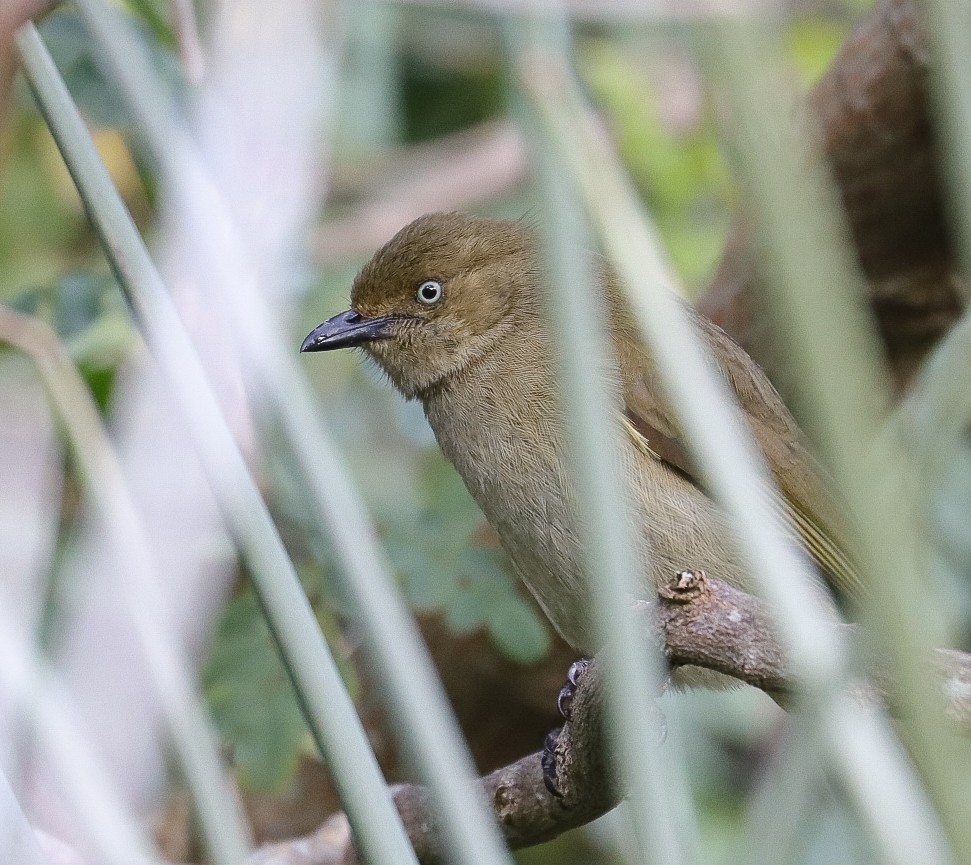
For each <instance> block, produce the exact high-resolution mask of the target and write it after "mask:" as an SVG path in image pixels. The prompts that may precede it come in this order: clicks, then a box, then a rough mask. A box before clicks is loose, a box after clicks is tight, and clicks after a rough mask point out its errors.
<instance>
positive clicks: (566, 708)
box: [540, 658, 590, 799]
mask: <svg viewBox="0 0 971 865" xmlns="http://www.w3.org/2000/svg"><path fill="white" fill-rule="evenodd" d="M589 663H590V662H589V661H588V660H587V659H586V658H581V659H580V660H579V661H574V662H573V663H572V664H570V669H569V670H568V671H567V674H566V682H565V683H564V685H563V687H562V688H560V693H559V695H558V696H557V698H556V708H557V709H558V710H559V712H560V715H562V716H563V719H564V720H565V721H569V720H570V716H571V714H572V710H573V695H574V694H576V690H577V687H579V685H580V679H581V678H583V674H584V673H585V672H586V669H587V665H588V664H589ZM562 730H563V728H562V727H557V728H556V729H555V730H550V732H549V733H548V734H547V736H546V741H545V742H544V743H543V756H542V757H541V758H540V763H541V764H542V766H543V784H544V786H545V787H546V789H547V790H549V791H550V793H551V794H552V795H553V796H556V798H557V799H562V798H563V794H562V793H561V792H560V790H559V788H558V787H557V786H556V743H557V741H558V740H559V738H560V732H561V731H562Z"/></svg>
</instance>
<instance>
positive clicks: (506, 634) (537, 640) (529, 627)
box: [489, 592, 551, 664]
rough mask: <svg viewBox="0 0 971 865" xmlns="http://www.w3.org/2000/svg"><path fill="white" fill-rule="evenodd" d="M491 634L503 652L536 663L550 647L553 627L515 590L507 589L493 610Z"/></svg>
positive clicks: (490, 624) (520, 659)
mask: <svg viewBox="0 0 971 865" xmlns="http://www.w3.org/2000/svg"><path fill="white" fill-rule="evenodd" d="M489 636H490V637H492V639H493V641H494V642H495V644H496V646H497V647H498V648H499V649H500V650H501V651H502V652H503V654H505V655H506V656H508V657H509V658H511V659H512V660H513V661H517V662H519V663H520V664H535V663H536V662H538V661H541V660H542V659H543V658H544V657H546V653H547V652H549V650H550V643H551V640H550V631H549V627H548V626H547V625H546V623H545V622H544V621H543V620H542V619H541V618H540V617H539V615H538V614H537V613H536V611H535V610H534V609H533V608H532V607H531V606H529V604H527V603H526V602H525V601H524V600H523V599H522V598H520V597H519V596H518V595H516V594H514V593H512V592H507V593H504V594H503V595H502V596H501V598H500V599H498V600H497V603H496V604H495V606H494V607H493V609H492V610H491V615H490V616H489Z"/></svg>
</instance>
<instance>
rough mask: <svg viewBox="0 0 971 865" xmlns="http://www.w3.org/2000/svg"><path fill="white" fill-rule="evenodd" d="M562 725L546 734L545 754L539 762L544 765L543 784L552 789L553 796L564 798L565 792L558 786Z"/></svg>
mask: <svg viewBox="0 0 971 865" xmlns="http://www.w3.org/2000/svg"><path fill="white" fill-rule="evenodd" d="M562 731H563V728H562V727H555V728H554V729H552V730H550V731H549V733H547V734H546V741H545V742H543V756H542V757H540V759H539V762H540V765H541V766H542V767H543V786H544V787H546V789H547V790H549V791H550V795H551V796H556V798H557V799H562V798H563V794H562V793H561V792H560V788H559V787H557V786H556V780H557V779H556V743H557V740H558V739H559V738H560V733H561V732H562Z"/></svg>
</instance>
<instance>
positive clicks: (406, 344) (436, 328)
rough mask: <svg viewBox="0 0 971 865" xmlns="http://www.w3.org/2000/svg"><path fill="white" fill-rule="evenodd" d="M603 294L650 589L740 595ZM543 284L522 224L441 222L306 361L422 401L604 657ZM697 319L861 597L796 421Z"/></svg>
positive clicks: (402, 246)
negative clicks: (713, 588) (360, 375)
mask: <svg viewBox="0 0 971 865" xmlns="http://www.w3.org/2000/svg"><path fill="white" fill-rule="evenodd" d="M600 286H601V289H602V290H603V293H604V300H605V302H606V307H607V310H608V313H609V323H610V335H611V338H612V343H613V350H614V351H613V354H614V358H615V362H616V366H615V368H614V369H613V370H612V371H610V372H611V374H610V375H609V376H607V379H606V380H605V386H607V387H611V386H612V387H616V388H618V389H619V395H620V396H621V397H622V402H623V408H624V413H623V416H622V417H620V416H618V419H617V420H618V423H619V424H621V425H622V426H623V429H624V430H625V435H624V448H623V455H622V456H623V469H624V473H623V474H624V477H625V478H626V480H627V482H628V483H629V484H630V486H631V497H632V501H633V502H634V508H635V513H634V515H633V518H634V523H635V526H636V537H637V542H638V546H639V554H640V557H641V562H642V572H643V578H644V583H645V593H647V592H653V591H654V589H655V588H656V587H657V586H659V585H660V584H662V583H664V582H666V581H667V580H669V579H670V578H671V577H672V576H673V575H674V574H675V573H676V572H678V571H680V570H684V569H687V568H692V569H697V568H701V569H705V570H706V571H708V573H710V574H712V575H713V576H717V577H719V578H720V579H723V580H726V581H727V582H730V583H733V584H735V585H737V586H741V587H744V586H745V584H746V573H745V566H744V563H743V560H742V557H741V555H740V554H739V551H738V549H737V546H736V543H735V542H734V540H733V538H732V534H731V532H730V531H729V529H728V527H727V521H726V519H725V516H724V514H723V513H722V512H721V511H720V510H719V508H718V507H717V506H716V505H715V504H714V503H713V502H712V501H711V500H710V499H709V498H708V497H707V496H706V495H705V493H704V492H703V491H702V489H701V488H700V487H699V485H698V483H697V482H696V481H695V479H694V477H693V469H692V465H691V462H690V460H689V459H688V457H687V455H686V451H685V448H684V446H683V444H682V435H681V432H680V430H679V429H678V424H677V422H676V420H675V414H674V412H673V411H672V410H671V407H670V405H669V404H668V402H667V400H666V399H665V397H664V395H663V393H662V389H661V385H660V382H659V378H658V374H657V371H656V369H655V366H654V364H653V363H652V361H651V357H650V355H649V354H648V353H647V352H646V351H645V349H644V347H643V346H642V344H641V342H640V339H639V337H638V333H637V329H636V326H635V323H634V321H633V318H632V316H631V314H630V312H629V310H628V308H627V306H626V303H625V302H624V300H623V298H622V294H621V291H620V288H619V286H618V285H617V283H616V278H615V277H614V275H613V274H612V273H611V271H610V269H609V268H608V267H607V266H606V265H605V266H603V268H602V270H601V278H600ZM543 290H544V287H543V273H542V269H541V262H540V255H539V250H538V245H537V240H536V238H535V237H534V235H533V233H532V232H531V231H530V229H529V228H528V227H527V226H526V225H524V224H522V223H520V222H508V221H499V220H491V219H483V218H480V217H476V216H470V215H466V214H462V213H435V214H430V215H427V216H423V217H421V218H420V219H417V220H416V221H415V222H413V223H411V224H410V225H408V226H406V227H405V228H403V229H402V230H401V231H399V232H398V234H397V235H395V237H394V238H392V239H391V240H390V241H389V242H388V243H387V244H386V245H385V246H383V247H382V248H381V249H379V250H378V251H377V253H375V255H374V257H373V258H372V259H371V261H370V262H368V264H366V265H365V266H364V268H363V269H362V270H361V272H360V273H359V274H358V276H357V278H356V279H355V281H354V287H353V292H352V296H351V308H350V309H349V310H348V311H346V312H342V313H341V314H340V315H336V316H334V317H333V318H331V319H329V320H328V321H325V322H324V323H323V324H321V325H320V326H319V327H317V328H315V329H314V331H313V332H312V333H311V334H310V335H309V336H308V337H307V339H306V340H305V341H304V343H303V346H302V349H301V350H302V351H328V350H330V349H336V348H345V347H349V346H357V347H360V348H363V349H364V351H366V352H367V353H368V354H369V355H370V356H371V357H372V358H373V359H374V360H375V361H376V362H377V363H378V365H379V366H380V367H381V368H382V369H383V370H384V371H385V372H386V373H387V374H388V376H389V377H390V379H391V381H392V382H393V383H394V385H395V386H396V387H397V388H398V390H399V391H401V393H403V394H404V395H405V396H406V397H408V398H409V399H419V400H421V403H422V405H423V406H424V409H425V415H426V416H427V418H428V421H429V423H430V424H431V427H432V429H433V430H434V432H435V436H436V438H437V439H438V444H439V446H440V447H441V449H442V451H443V452H444V453H445V455H446V457H448V459H449V460H450V461H451V463H452V465H454V466H455V468H456V469H457V470H458V472H459V474H460V475H461V476H462V478H463V480H464V481H465V485H466V487H467V488H468V490H469V492H470V493H471V494H472V496H473V497H474V498H475V500H476V501H477V502H478V504H479V506H480V507H481V508H482V510H483V512H484V513H485V515H486V518H487V519H488V520H489V522H490V523H491V524H492V526H493V527H494V528H495V530H496V531H497V532H498V535H499V537H500V539H501V542H502V545H503V547H504V548H505V550H506V552H507V553H508V554H509V556H510V558H511V559H512V561H513V563H514V565H515V567H516V569H517V570H518V572H519V574H520V576H521V577H522V579H523V581H524V582H525V583H526V585H527V586H528V587H529V589H530V590H531V591H532V593H533V595H535V597H536V599H537V601H538V602H539V604H540V606H542V608H543V610H544V611H545V612H546V614H547V616H548V617H549V619H550V620H551V621H552V622H553V624H554V625H555V626H556V629H557V630H558V631H559V632H560V634H561V635H562V636H563V637H564V638H565V639H566V640H567V642H569V643H571V644H572V645H573V646H575V647H576V648H578V649H580V650H582V651H584V652H586V653H592V652H594V651H595V650H596V649H597V644H596V641H595V640H594V638H593V636H592V634H591V632H590V630H589V625H588V621H587V618H588V615H587V613H588V610H589V609H590V606H589V604H588V602H587V592H588V590H587V588H586V580H585V579H584V574H583V564H582V563H583V556H582V555H581V549H580V542H579V538H580V537H581V535H582V533H581V532H580V531H578V519H579V517H578V507H577V497H576V494H575V491H574V488H573V484H572V481H571V478H570V473H569V471H568V470H567V467H566V457H565V446H564V432H563V424H562V409H561V406H560V401H559V398H558V396H557V387H556V381H555V379H556V371H555V369H554V359H553V356H552V351H551V340H550V336H549V333H548V330H547V324H546V321H545V318H544V314H543V297H542V291H543ZM695 320H696V323H697V325H698V328H699V329H700V332H701V333H702V334H703V335H704V337H705V338H706V339H707V341H708V344H709V347H710V348H711V350H712V352H713V354H714V356H715V358H716V359H717V361H718V363H719V365H720V367H721V369H722V372H723V373H724V375H725V378H726V379H727V381H728V383H729V384H730V385H731V387H732V389H733V390H734V392H735V395H736V397H737V398H738V402H739V404H740V405H741V407H742V409H743V411H744V414H745V417H746V419H747V421H748V423H749V425H750V427H751V430H752V433H753V435H754V437H755V440H756V442H757V443H758V445H759V447H760V448H761V450H762V453H763V455H764V456H765V459H766V462H767V464H768V465H769V467H770V468H771V470H772V474H773V475H774V477H775V480H776V482H777V485H778V489H779V492H781V495H778V494H773V495H774V496H775V501H777V502H778V507H779V513H780V517H782V518H783V519H784V520H785V521H786V524H787V525H788V526H789V527H791V529H792V531H793V532H794V533H797V534H798V538H799V540H800V541H801V542H802V544H803V545H804V546H805V548H806V549H807V550H808V551H809V553H810V554H811V555H812V557H813V558H814V559H815V561H816V562H817V563H818V565H819V566H820V569H821V570H822V571H823V573H824V575H825V576H827V578H829V579H830V580H831V581H832V582H834V583H836V584H837V585H839V586H841V587H842V588H844V589H850V590H852V588H853V587H854V576H853V570H852V568H851V566H850V565H849V563H848V561H847V559H846V557H845V556H844V554H843V553H842V551H841V548H840V546H839V544H838V542H837V541H836V540H835V538H837V537H838V534H837V531H838V520H837V516H836V514H837V511H836V510H835V509H834V507H833V504H832V501H831V499H830V498H829V496H828V495H827V491H826V488H825V486H824V485H823V483H822V482H821V480H820V474H819V472H818V470H817V468H816V466H815V464H814V462H813V460H812V458H811V456H810V455H809V453H808V452H807V450H806V449H805V447H804V445H803V443H802V437H801V435H800V432H799V429H798V428H797V426H796V424H795V422H794V420H793V419H792V416H791V415H790V414H789V411H788V410H787V409H786V407H785V405H784V404H783V402H782V400H781V398H780V397H779V395H778V393H776V391H775V389H774V388H773V387H772V385H771V384H770V383H769V381H768V379H767V378H766V376H765V374H764V373H763V372H762V370H761V369H760V368H759V367H758V366H757V365H756V364H755V362H754V361H752V359H751V358H750V357H749V356H748V355H747V354H746V353H745V352H744V351H743V350H742V349H741V348H740V347H739V346H738V345H736V344H735V343H734V342H733V341H732V340H731V339H730V338H729V337H728V336H727V335H726V334H725V333H724V332H723V331H722V330H720V329H719V328H718V327H716V326H715V325H714V324H712V323H711V322H710V321H707V320H706V319H704V318H703V317H701V316H698V315H696V316H695Z"/></svg>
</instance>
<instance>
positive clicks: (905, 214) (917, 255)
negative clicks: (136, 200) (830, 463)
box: [699, 0, 962, 384]
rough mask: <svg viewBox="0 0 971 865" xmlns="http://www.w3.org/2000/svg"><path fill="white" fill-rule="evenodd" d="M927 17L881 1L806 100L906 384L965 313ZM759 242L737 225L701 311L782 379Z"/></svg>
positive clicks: (907, 1)
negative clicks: (931, 78)
mask: <svg viewBox="0 0 971 865" xmlns="http://www.w3.org/2000/svg"><path fill="white" fill-rule="evenodd" d="M920 11H921V10H920V7H919V4H918V3H916V2H914V0H881V2H878V3H877V4H876V5H875V6H874V8H873V9H872V10H871V12H870V13H869V15H867V17H866V18H865V19H864V20H863V21H862V22H861V24H860V25H859V26H858V27H857V28H856V30H855V31H854V32H853V34H852V35H851V36H850V38H849V39H848V40H847V41H846V43H845V44H844V46H843V48H842V49H841V51H840V53H839V55H838V56H837V57H836V59H835V60H834V61H833V64H832V66H831V67H830V69H829V71H828V72H827V73H826V75H824V76H823V78H822V79H820V81H819V82H818V83H817V84H816V86H815V87H814V88H813V90H812V92H811V93H810V95H809V99H808V110H809V112H810V113H811V114H812V115H814V116H815V118H816V120H817V122H818V125H819V133H820V136H821V141H822V146H823V150H824V152H825V154H826V156H827V157H828V159H829V162H830V166H831V169H832V172H833V177H834V180H835V182H836V185H837V188H838V189H839V192H840V195H841V197H842V199H843V204H844V207H845V210H846V216H847V221H848V223H849V228H850V232H851V234H852V238H853V241H854V245H855V248H856V252H857V258H858V260H859V262H860V266H861V267H862V269H863V272H864V275H865V276H866V279H867V283H868V290H869V300H870V304H871V308H872V309H873V312H874V315H875V316H876V319H877V322H878V324H879V327H880V330H881V333H882V335H883V338H884V341H885V344H886V347H887V352H888V355H889V359H890V363H891V367H892V369H893V372H894V374H895V376H896V378H897V381H898V383H899V384H904V383H905V382H906V381H907V380H908V379H909V378H910V376H911V375H912V374H913V372H914V371H915V370H916V369H917V367H918V366H919V364H920V362H921V360H922V359H923V357H924V354H925V353H926V351H927V349H928V348H930V346H931V345H933V344H934V342H936V341H937V340H938V339H939V338H940V337H941V336H942V335H943V334H944V333H945V332H946V331H947V330H948V328H949V327H950V326H951V325H952V324H953V323H954V321H955V320H956V318H957V316H958V315H959V314H960V311H961V308H962V302H961V300H960V293H959V291H958V287H957V282H956V280H957V277H956V275H955V272H954V270H953V268H952V259H953V255H952V249H951V243H950V240H949V238H948V233H947V226H946V218H945V212H944V207H943V205H942V195H941V191H940V185H939V182H938V170H939V152H938V149H937V147H936V146H935V140H934V135H933V130H932V124H931V112H930V104H929V102H930V100H929V96H928V74H929V68H928V67H929V50H928V45H927V37H926V33H925V31H924V28H923V26H922V24H921V20H920ZM752 235H753V231H752V226H751V225H750V224H749V223H748V221H747V220H746V219H745V218H744V217H740V218H739V219H738V220H736V223H735V226H734V228H733V230H732V232H731V237H730V240H729V243H728V244H727V246H726V249H725V252H724V255H723V257H722V261H721V264H720V266H719V269H718V272H717V274H716V276H715V278H714V280H713V282H712V284H711V286H710V287H709V289H708V291H707V292H706V294H705V295H704V297H702V298H701V300H700V301H699V308H700V309H701V311H702V312H704V313H705V314H706V315H707V316H708V317H709V318H712V319H713V320H714V321H716V322H717V323H718V324H719V325H721V327H723V328H724V329H725V330H726V331H727V332H728V333H730V334H731V335H732V336H733V337H734V338H735V339H736V340H737V341H738V342H739V343H740V344H741V345H742V346H743V347H744V348H745V349H746V350H747V351H748V352H749V353H750V354H752V355H753V356H754V357H755V358H756V359H757V360H759V361H760V362H761V363H762V365H763V366H765V367H766V368H767V369H768V370H769V371H770V372H771V373H775V372H777V371H778V365H777V364H776V363H775V360H776V359H777V358H776V356H775V353H774V351H773V346H772V344H771V338H770V336H771V335H770V334H768V333H766V332H765V329H764V322H762V321H761V320H760V318H759V313H758V309H759V304H758V285H759V279H760V275H759V265H758V261H757V256H756V253H755V247H756V244H754V243H753V237H752ZM775 348H776V350H778V348H779V347H775Z"/></svg>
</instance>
